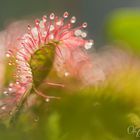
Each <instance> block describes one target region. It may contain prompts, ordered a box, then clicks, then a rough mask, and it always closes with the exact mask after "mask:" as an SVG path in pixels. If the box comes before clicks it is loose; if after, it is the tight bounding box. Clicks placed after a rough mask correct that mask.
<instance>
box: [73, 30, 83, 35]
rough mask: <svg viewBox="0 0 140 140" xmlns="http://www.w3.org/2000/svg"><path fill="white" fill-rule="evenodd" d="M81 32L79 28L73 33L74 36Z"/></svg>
mask: <svg viewBox="0 0 140 140" xmlns="http://www.w3.org/2000/svg"><path fill="white" fill-rule="evenodd" d="M81 33H82V31H81V30H79V29H78V30H76V31H75V32H74V34H75V36H80V35H81Z"/></svg>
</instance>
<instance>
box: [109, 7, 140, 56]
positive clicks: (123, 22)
mask: <svg viewBox="0 0 140 140" xmlns="http://www.w3.org/2000/svg"><path fill="white" fill-rule="evenodd" d="M106 35H107V38H108V39H109V40H110V41H111V42H115V43H118V44H120V45H121V46H124V47H126V48H128V49H130V50H133V51H134V52H135V53H138V54H139V53H140V41H139V38H140V10H139V9H129V8H128V9H120V10H117V11H115V12H113V13H112V14H111V15H110V17H109V18H108V21H107V28H106Z"/></svg>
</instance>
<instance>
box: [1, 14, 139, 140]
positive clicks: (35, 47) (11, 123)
mask: <svg viewBox="0 0 140 140" xmlns="http://www.w3.org/2000/svg"><path fill="white" fill-rule="evenodd" d="M76 20H77V19H76V17H75V16H71V15H70V14H69V13H68V12H64V14H63V15H62V16H59V15H57V14H54V13H51V14H48V15H44V16H43V17H42V18H41V19H35V21H34V20H33V19H31V20H30V21H17V22H14V23H12V24H10V25H9V26H8V27H6V29H5V30H4V31H1V33H0V47H1V48H0V59H1V60H0V72H1V76H0V139H2V140H3V139H6V140H9V139H14V140H25V139H27V140H28V139H29V140H32V139H33V140H38V139H41V140H134V139H139V137H140V104H139V99H140V95H139V91H140V77H139V70H140V61H139V55H136V54H135V52H133V48H132V49H131V51H130V50H129V51H128V50H127V49H124V48H125V47H120V46H119V45H112V46H107V47H104V48H105V49H101V50H96V49H94V50H93V49H91V48H92V47H93V45H94V41H93V40H92V39H89V37H88V36H87V31H86V28H87V26H88V24H87V22H83V23H81V24H80V25H78V26H77V23H76ZM32 21H34V23H33V22H32ZM78 24H79V23H78ZM108 30H109V29H108ZM111 31H113V29H112V30H111ZM111 31H110V32H109V35H111V33H112V32H111ZM112 34H113V33H112ZM112 38H113V35H112ZM115 40H116V39H115ZM118 46H119V47H118ZM124 46H125V45H124Z"/></svg>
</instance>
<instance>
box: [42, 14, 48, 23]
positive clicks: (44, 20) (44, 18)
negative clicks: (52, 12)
mask: <svg viewBox="0 0 140 140" xmlns="http://www.w3.org/2000/svg"><path fill="white" fill-rule="evenodd" d="M42 19H43V22H44V23H45V22H47V16H46V15H44V16H43V18H42Z"/></svg>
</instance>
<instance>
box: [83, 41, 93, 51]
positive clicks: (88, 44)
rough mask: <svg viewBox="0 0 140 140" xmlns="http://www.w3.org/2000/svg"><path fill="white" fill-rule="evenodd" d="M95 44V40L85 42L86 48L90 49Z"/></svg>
mask: <svg viewBox="0 0 140 140" xmlns="http://www.w3.org/2000/svg"><path fill="white" fill-rule="evenodd" d="M92 46H93V40H89V41H88V42H86V43H85V46H84V47H85V49H87V50H88V49H90V48H91V47H92Z"/></svg>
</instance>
